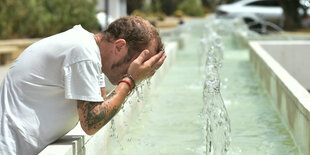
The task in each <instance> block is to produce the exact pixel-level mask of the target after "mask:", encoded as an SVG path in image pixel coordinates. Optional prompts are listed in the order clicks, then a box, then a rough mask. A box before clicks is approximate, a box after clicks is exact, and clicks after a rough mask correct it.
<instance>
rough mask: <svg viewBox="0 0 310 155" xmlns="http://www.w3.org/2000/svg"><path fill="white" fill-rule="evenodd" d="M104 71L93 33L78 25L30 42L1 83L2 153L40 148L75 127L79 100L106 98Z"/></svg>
mask: <svg viewBox="0 0 310 155" xmlns="http://www.w3.org/2000/svg"><path fill="white" fill-rule="evenodd" d="M101 73H102V71H101V57H100V52H99V48H98V46H97V44H96V42H95V39H94V35H93V34H92V33H89V32H87V31H86V30H84V29H83V28H82V27H81V26H80V25H77V26H74V27H73V28H72V29H70V30H68V31H65V32H63V33H60V34H57V35H54V36H51V37H48V38H45V39H42V40H40V41H39V42H37V43H35V44H33V45H31V46H30V47H28V48H27V49H26V50H25V51H24V52H23V53H22V54H21V55H20V56H19V57H18V58H17V60H16V61H15V62H14V63H13V65H12V67H11V68H10V69H9V71H8V73H7V75H6V77H5V79H4V80H3V81H2V84H1V86H0V106H1V107H0V154H25V155H31V154H37V153H39V152H40V151H41V150H42V149H43V148H44V147H46V146H47V145H48V144H50V143H52V142H53V141H55V140H57V139H58V138H59V137H61V136H63V135H65V134H66V133H67V132H68V131H70V130H71V129H72V128H74V127H75V126H76V124H77V123H78V120H79V118H78V111H77V104H76V100H85V101H93V102H99V101H103V98H102V97H101V92H100V85H101V86H103V85H102V82H100V79H101V80H102V79H104V78H102V77H101ZM99 83H100V84H99ZM103 83H104V82H103Z"/></svg>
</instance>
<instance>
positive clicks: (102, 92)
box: [100, 87, 107, 98]
mask: <svg viewBox="0 0 310 155" xmlns="http://www.w3.org/2000/svg"><path fill="white" fill-rule="evenodd" d="M100 91H101V96H102V98H106V97H107V91H106V89H105V87H101V88H100Z"/></svg>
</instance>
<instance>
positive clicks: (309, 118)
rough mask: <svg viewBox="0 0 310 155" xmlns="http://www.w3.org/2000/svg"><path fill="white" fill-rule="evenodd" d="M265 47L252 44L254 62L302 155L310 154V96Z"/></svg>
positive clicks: (251, 54)
mask: <svg viewBox="0 0 310 155" xmlns="http://www.w3.org/2000/svg"><path fill="white" fill-rule="evenodd" d="M262 44H266V42H259V41H251V42H249V46H250V48H251V51H250V61H251V63H252V64H253V65H254V68H255V70H256V72H257V73H258V75H259V78H260V80H261V83H262V84H263V86H264V87H265V89H266V91H267V92H268V94H269V96H270V98H271V99H272V103H273V106H274V107H276V109H277V110H278V112H279V113H280V115H281V118H282V120H283V122H284V123H285V124H286V125H287V127H288V129H289V131H290V132H291V134H292V136H293V138H294V140H295V142H296V144H297V146H298V147H299V149H300V152H301V153H302V154H310V112H309V111H310V94H309V93H308V92H307V90H306V89H305V88H304V87H303V86H302V85H301V84H300V83H299V82H298V81H297V80H296V79H295V78H294V77H292V76H291V75H290V74H289V73H288V71H286V70H285V69H284V68H283V67H282V66H281V65H280V63H279V62H277V61H276V60H275V59H274V58H273V57H272V56H271V55H270V54H269V52H271V51H272V48H271V47H269V48H268V47H267V46H264V47H265V48H264V47H263V45H262ZM284 44H291V42H286V43H284ZM282 45H283V44H281V45H276V46H282ZM294 46H295V45H294ZM295 47H296V48H297V47H298V46H297V45H296V46H295ZM266 49H268V50H269V52H267V51H266ZM297 49H298V48H297ZM292 50H293V49H292ZM291 52H295V50H293V51H291Z"/></svg>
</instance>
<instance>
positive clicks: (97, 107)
mask: <svg viewBox="0 0 310 155" xmlns="http://www.w3.org/2000/svg"><path fill="white" fill-rule="evenodd" d="M115 94H116V92H115V91H113V92H112V93H111V94H109V96H107V97H106V98H105V101H104V103H102V102H88V101H78V102H77V106H78V109H79V110H81V112H82V117H83V118H80V121H81V124H82V125H84V127H87V129H88V130H92V129H100V128H101V127H102V126H104V125H105V124H106V123H107V122H109V121H110V120H111V119H112V117H113V116H114V115H115V114H116V113H117V112H118V111H119V109H120V107H116V106H111V105H109V100H110V99H111V98H113V96H115ZM80 117H81V116H80Z"/></svg>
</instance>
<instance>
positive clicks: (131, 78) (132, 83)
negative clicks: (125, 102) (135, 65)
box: [123, 74, 136, 89]
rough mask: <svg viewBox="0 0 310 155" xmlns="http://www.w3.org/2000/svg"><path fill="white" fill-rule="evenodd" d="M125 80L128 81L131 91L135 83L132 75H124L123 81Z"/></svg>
mask: <svg viewBox="0 0 310 155" xmlns="http://www.w3.org/2000/svg"><path fill="white" fill-rule="evenodd" d="M125 78H126V79H129V80H130V82H131V86H132V89H134V88H135V87H136V81H135V79H134V78H133V77H132V75H131V74H125V75H124V76H123V79H125Z"/></svg>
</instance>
